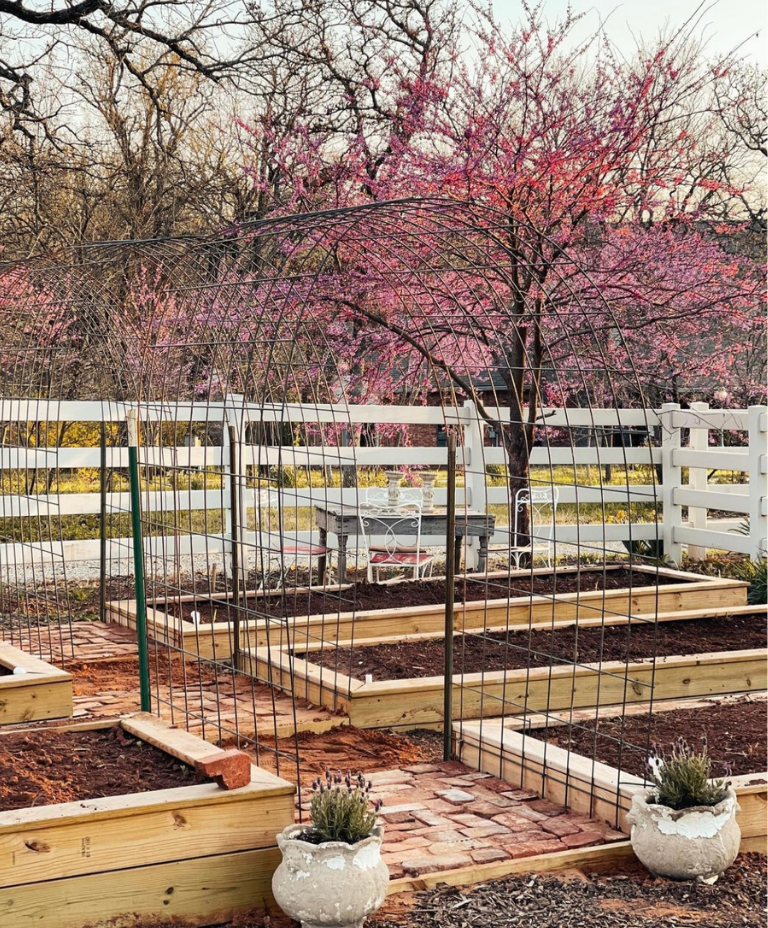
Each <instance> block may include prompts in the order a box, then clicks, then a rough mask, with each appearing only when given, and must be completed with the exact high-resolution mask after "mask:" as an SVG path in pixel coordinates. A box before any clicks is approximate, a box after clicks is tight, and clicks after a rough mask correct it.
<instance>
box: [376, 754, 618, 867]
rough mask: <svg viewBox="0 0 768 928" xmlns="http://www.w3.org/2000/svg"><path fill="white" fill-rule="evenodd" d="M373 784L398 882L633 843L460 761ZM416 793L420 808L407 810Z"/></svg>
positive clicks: (378, 779) (387, 853)
mask: <svg viewBox="0 0 768 928" xmlns="http://www.w3.org/2000/svg"><path fill="white" fill-rule="evenodd" d="M370 779H371V780H372V782H373V796H374V797H375V798H381V799H383V800H384V808H383V809H382V818H383V820H384V823H385V828H384V845H383V854H384V860H385V861H386V863H387V866H388V867H389V872H390V877H391V878H392V879H397V878H398V877H417V876H419V875H422V874H426V873H436V872H439V871H441V870H454V869H458V868H461V867H470V866H474V865H478V864H484V863H496V862H498V861H502V860H508V859H517V858H522V857H532V856H534V855H535V854H548V853H551V852H555V851H565V850H567V849H568V848H576V847H589V846H592V845H599V844H606V843H608V842H611V841H623V840H625V838H626V836H625V835H623V834H621V833H620V832H618V831H614V830H613V829H612V828H609V827H608V826H607V825H605V824H603V823H597V822H593V821H592V820H591V819H589V818H588V817H587V816H586V815H579V814H578V813H575V812H567V811H566V810H565V809H563V808H562V807H561V806H558V805H556V804H555V803H552V802H549V800H546V799H541V798H540V797H539V796H538V795H537V794H536V793H534V792H532V791H531V790H521V789H514V788H513V787H512V786H511V785H510V784H509V783H505V782H504V781H503V780H499V779H498V778H496V777H490V776H486V775H485V774H483V773H478V772H477V771H473V770H471V769H470V768H469V767H465V766H464V765H462V764H459V763H458V762H456V761H450V762H449V763H445V764H416V765H414V766H412V767H406V768H405V769H403V770H397V771H392V770H389V771H387V772H386V773H384V774H377V773H373V774H371V775H370ZM459 792H461V794H462V795H459ZM416 793H418V795H419V797H420V798H419V802H418V803H412V804H410V806H409V804H408V803H402V802H401V799H402V797H403V796H407V795H409V794H416ZM428 794H431V796H432V798H429V795H428ZM494 798H495V799H496V800H501V801H502V804H501V805H499V804H495V803H494V802H493V799H494ZM469 809H471V811H468V810H469Z"/></svg>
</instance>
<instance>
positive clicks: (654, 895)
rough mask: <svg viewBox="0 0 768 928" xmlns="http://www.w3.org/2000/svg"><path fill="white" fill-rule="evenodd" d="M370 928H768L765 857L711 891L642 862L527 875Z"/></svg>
mask: <svg viewBox="0 0 768 928" xmlns="http://www.w3.org/2000/svg"><path fill="white" fill-rule="evenodd" d="M396 898H397V897H393V898H391V899H390V900H387V905H386V907H385V909H384V910H383V911H382V912H380V913H379V914H378V915H377V916H374V917H372V918H370V919H369V920H368V922H367V923H366V924H368V925H369V926H370V928H488V926H493V928H659V926H662V925H664V926H675V928H684V926H698V928H765V925H766V914H765V907H766V858H765V857H764V856H762V855H759V854H742V855H741V856H740V857H739V858H738V860H737V861H736V863H735V864H734V865H733V867H731V868H730V869H729V870H728V871H726V873H725V874H724V875H723V876H722V877H721V878H720V880H719V881H718V882H717V883H715V884H714V885H713V886H708V885H706V884H703V883H675V882H672V881H670V880H664V879H658V878H654V877H652V876H651V875H650V874H649V873H648V872H647V871H646V870H644V869H643V868H642V867H640V865H639V864H634V863H633V864H628V866H627V869H626V870H622V871H614V872H613V873H611V874H609V875H605V876H596V875H594V874H593V875H584V874H582V873H580V872H578V871H570V872H568V873H566V874H563V875H561V876H560V877H555V876H546V875H541V876H534V875H526V876H519V877H517V876H516V877H509V878H507V879H503V880H495V881H493V882H488V883H484V884H481V885H479V886H476V887H474V888H472V889H459V888H455V887H438V888H437V889H433V890H428V891H426V892H421V893H417V894H415V896H414V897H413V905H411V906H408V907H407V909H403V910H401V911H396V912H395V913H393V915H390V914H389V912H388V911H387V910H388V909H389V907H390V905H391V904H392V903H393V902H395V900H396Z"/></svg>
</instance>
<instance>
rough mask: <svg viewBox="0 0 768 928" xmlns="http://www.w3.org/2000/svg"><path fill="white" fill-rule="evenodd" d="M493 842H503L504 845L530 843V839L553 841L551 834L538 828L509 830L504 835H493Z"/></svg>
mask: <svg viewBox="0 0 768 928" xmlns="http://www.w3.org/2000/svg"><path fill="white" fill-rule="evenodd" d="M493 840H494V843H496V844H503V845H504V847H508V846H510V845H517V844H530V843H531V842H532V841H554V840H555V839H554V836H553V835H548V834H546V833H545V832H543V831H541V830H539V829H538V828H535V829H533V828H532V829H530V830H529V831H510V832H509V834H506V835H494V836H493Z"/></svg>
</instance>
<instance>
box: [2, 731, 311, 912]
mask: <svg viewBox="0 0 768 928" xmlns="http://www.w3.org/2000/svg"><path fill="white" fill-rule="evenodd" d="M83 730H85V731H88V730H96V731H98V732H99V736H98V737H100V738H101V739H102V744H101V746H100V748H99V751H98V752H97V753H96V763H94V759H93V756H92V753H93V752H92V751H91V750H90V748H89V745H88V743H87V739H86V743H85V744H80V745H78V746H76V747H79V748H81V749H84V750H79V751H77V752H76V753H77V754H79V757H80V761H79V765H80V766H82V767H83V768H84V771H83V773H84V775H83V776H82V779H83V780H84V781H85V786H86V789H87V790H88V791H87V792H86V794H85V795H90V796H94V795H95V796H96V798H78V799H70V798H68V797H69V796H70V795H76V796H82V795H83V794H82V793H70V794H64V796H65V797H66V798H67V801H63V802H62V801H58V800H59V798H60V796H61V795H62V794H59V793H57V792H56V791H55V790H56V789H59V788H68V786H69V784H64V783H62V784H61V785H60V786H58V787H57V786H56V785H55V783H54V785H50V784H46V785H44V784H43V781H42V779H41V772H40V770H41V767H42V768H43V769H44V768H46V767H52V768H53V780H54V781H58V780H59V777H58V776H57V773H58V769H60V768H62V767H63V763H64V760H63V757H64V752H63V747H62V742H61V733H62V732H63V731H75V732H83ZM41 731H42V732H44V735H43V737H45V735H47V734H49V733H51V732H53V733H54V734H52V738H51V742H50V744H49V745H48V746H44V747H43V748H42V749H41V748H40V747H39V746H37V747H36V746H35V744H34V742H33V741H32V739H33V738H37V737H39V735H38V734H37V733H38V732H41ZM105 732H106V734H105ZM19 736H20V732H19V730H17V731H14V732H10V733H4V734H0V746H5V745H9V746H10V744H11V742H10V741H4V740H3V739H6V738H11V737H12V738H14V739H18V738H19ZM25 736H26V737H28V738H29V739H30V740H29V745H28V747H29V750H30V761H33V760H34V766H33V764H32V763H31V762H30V763H25V764H24V766H23V768H22V769H21V770H20V771H18V772H17V774H16V775H17V776H18V784H15V785H14V784H12V783H11V784H10V785H11V787H12V789H11V792H12V793H13V792H23V791H25V792H28V793H32V792H35V797H36V798H33V799H32V800H31V801H30V802H29V803H28V805H26V806H25V807H24V808H18V809H8V810H6V811H0V911H1V912H2V913H3V917H2V924H3V928H25V926H27V925H30V924H34V925H36V926H38V928H80V926H82V925H85V924H87V925H89V926H93V928H97V926H107V925H109V928H123V926H131V925H134V924H135V923H137V922H139V921H140V920H141V919H142V918H147V919H167V920H169V921H170V920H171V919H174V918H184V919H187V920H188V921H189V922H190V924H193V925H208V924H213V923H215V922H216V921H223V920H225V919H227V918H231V917H233V916H234V915H235V914H237V913H238V912H242V911H246V910H247V909H249V908H252V907H254V906H256V905H260V904H262V902H263V900H264V899H265V898H266V899H268V898H269V897H270V881H271V876H272V872H273V871H274V868H275V867H276V866H277V863H278V862H279V858H280V853H279V851H278V849H277V847H276V846H275V835H276V834H277V832H278V831H280V830H281V829H282V828H283V827H284V826H285V825H287V824H289V823H290V822H292V821H293V817H294V810H293V794H294V787H293V785H292V784H290V783H288V782H287V781H285V780H282V779H279V778H278V777H276V776H274V775H273V774H271V773H268V772H266V771H263V770H260V769H259V768H257V767H256V766H254V765H251V781H250V783H249V784H248V785H246V786H243V787H241V788H240V789H233V790H226V789H223V788H222V787H220V786H218V785H217V784H216V783H213V782H195V777H194V776H193V774H192V773H191V772H189V770H186V771H185V768H190V767H194V764H195V761H196V760H199V759H201V758H203V757H208V756H211V755H214V754H217V753H220V749H217V748H215V747H213V746H211V745H210V744H207V743H206V742H205V741H203V740H202V739H200V738H197V737H195V736H194V735H190V734H189V733H187V732H183V731H179V730H175V729H169V728H167V727H166V726H165V725H163V724H162V723H160V722H159V721H158V720H157V719H155V718H154V717H153V716H150V715H145V714H138V715H136V716H131V717H128V718H125V719H121V720H120V721H113V722H106V721H105V722H98V723H87V724H85V725H80V726H68V727H67V729H61V728H57V729H35V730H34V734H32V731H31V730H25V732H24V733H22V738H23V737H25ZM134 738H135V739H139V741H140V742H141V743H142V746H139V747H138V748H137V747H136V743H135V741H134V740H133V739H134ZM54 739H55V740H54ZM110 744H111V746H112V747H114V746H115V744H116V745H117V747H118V749H121V750H118V757H119V755H120V754H121V753H122V754H123V755H124V760H123V762H120V763H119V765H118V768H117V769H118V770H120V769H121V765H122V763H125V764H126V765H127V763H128V761H127V759H126V758H125V755H129V754H133V755H134V757H136V756H138V759H139V764H138V767H139V772H138V774H137V773H136V771H135V770H134V772H133V774H132V775H131V777H129V779H132V780H133V782H134V785H135V783H136V782H137V781H138V780H143V781H144V782H145V786H146V785H148V786H149V787H150V788H149V791H145V792H136V791H135V790H134V791H132V792H130V793H127V792H120V793H118V794H111V795H103V794H104V793H105V792H106V790H105V789H104V788H103V787H102V786H100V785H99V781H98V778H97V772H98V769H99V764H101V762H102V761H101V751H103V750H107V749H108V748H107V747H105V745H110ZM146 745H153V746H155V747H157V748H160V749H161V751H163V752H165V753H166V754H167V755H170V756H171V759H170V761H169V760H167V759H166V760H164V761H163V762H162V764H164V768H163V769H162V770H161V771H160V777H161V779H160V780H159V781H158V780H155V779H152V780H151V779H149V778H150V777H154V776H156V775H157V770H156V769H152V770H150V768H154V764H153V758H152V757H151V756H150V752H149V751H147V749H146ZM9 753H10V752H9ZM15 753H16V755H17V757H18V756H19V752H18V750H17V751H16V752H15ZM46 760H47V761H49V762H50V763H45V761H46ZM107 762H109V761H107ZM161 766H162V765H161ZM94 769H95V770H96V771H97V772H96V773H95V772H94ZM168 776H172V777H177V778H178V777H181V782H182V783H189V785H176V786H171V787H168V786H166V787H163V788H156V786H157V785H158V784H159V783H167V782H168ZM5 777H6V778H8V779H12V777H13V775H12V774H9V773H5ZM111 777H112V775H109V776H107V778H106V779H107V780H110V779H111ZM62 779H63V778H62ZM73 779H74V777H73ZM117 789H122V786H120V785H119V784H118V785H117ZM99 793H101V794H102V795H99ZM46 797H50V798H51V799H52V800H53V801H54V803H55V804H53V805H42V804H41V803H42V802H44V801H45V799H46ZM0 807H2V805H1V803H0Z"/></svg>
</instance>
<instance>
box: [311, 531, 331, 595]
mask: <svg viewBox="0 0 768 928" xmlns="http://www.w3.org/2000/svg"><path fill="white" fill-rule="evenodd" d="M327 546H328V531H327V530H326V529H324V528H321V529H320V547H321V548H325V547H327ZM327 561H328V558H327V556H326V555H325V554H321V555H320V557H319V558H318V559H317V573H318V577H317V580H318V583H319V584H320V586H325V569H326V565H327ZM310 576H311V574H310Z"/></svg>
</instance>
